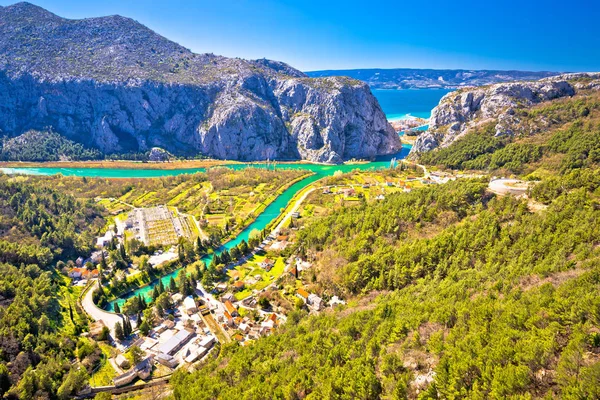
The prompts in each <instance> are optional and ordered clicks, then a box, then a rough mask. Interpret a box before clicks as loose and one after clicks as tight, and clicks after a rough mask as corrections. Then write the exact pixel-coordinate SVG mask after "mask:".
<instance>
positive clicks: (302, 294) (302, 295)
mask: <svg viewBox="0 0 600 400" xmlns="http://www.w3.org/2000/svg"><path fill="white" fill-rule="evenodd" d="M296 296H298V297H300V298H301V299H302V300H304V302H308V292H307V291H306V290H304V289H302V288H299V289H298V290H296Z"/></svg>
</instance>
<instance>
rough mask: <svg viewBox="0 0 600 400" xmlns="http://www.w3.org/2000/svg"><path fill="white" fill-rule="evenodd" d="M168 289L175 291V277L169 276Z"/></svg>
mask: <svg viewBox="0 0 600 400" xmlns="http://www.w3.org/2000/svg"><path fill="white" fill-rule="evenodd" d="M169 290H170V291H171V293H175V292H177V284H176V283H175V279H173V277H171V279H170V280H169Z"/></svg>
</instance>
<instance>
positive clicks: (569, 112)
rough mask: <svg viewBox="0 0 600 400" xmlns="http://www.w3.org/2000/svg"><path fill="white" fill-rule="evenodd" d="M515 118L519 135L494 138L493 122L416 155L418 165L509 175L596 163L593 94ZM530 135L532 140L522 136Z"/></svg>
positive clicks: (599, 104)
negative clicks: (439, 147) (498, 171)
mask: <svg viewBox="0 0 600 400" xmlns="http://www.w3.org/2000/svg"><path fill="white" fill-rule="evenodd" d="M520 118H521V119H522V121H521V125H520V126H519V128H520V130H519V129H517V132H518V134H517V135H516V136H515V137H512V136H504V137H495V136H494V126H495V123H488V124H486V125H484V126H482V127H479V128H477V129H475V130H474V131H473V132H471V133H468V134H467V135H465V136H464V137H462V138H460V139H458V140H457V141H456V142H454V143H453V144H452V145H451V146H449V147H446V148H442V149H438V150H435V151H432V152H429V153H424V154H421V155H420V156H419V157H420V161H421V162H422V163H424V164H430V165H437V166H441V167H443V168H449V169H467V170H471V169H474V170H488V171H496V170H501V171H502V170H506V171H508V172H512V173H526V172H531V171H533V170H534V169H535V168H536V167H539V166H541V167H544V168H549V169H552V170H555V169H556V170H559V171H562V172H565V171H567V170H571V169H574V168H586V167H594V166H597V165H599V164H600V95H598V94H597V93H592V94H585V95H579V96H575V97H573V98H569V99H563V100H560V101H555V102H551V103H545V104H542V105H540V106H536V107H534V108H533V109H531V110H522V111H521V115H520ZM544 121H549V122H545V123H546V124H548V123H549V124H550V126H549V127H547V126H545V125H543V124H544ZM536 125H542V126H541V127H538V126H536ZM531 126H533V128H532V127H531ZM530 131H533V135H531V134H528V133H526V132H530Z"/></svg>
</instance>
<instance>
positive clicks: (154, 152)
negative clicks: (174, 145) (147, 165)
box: [148, 147, 170, 162]
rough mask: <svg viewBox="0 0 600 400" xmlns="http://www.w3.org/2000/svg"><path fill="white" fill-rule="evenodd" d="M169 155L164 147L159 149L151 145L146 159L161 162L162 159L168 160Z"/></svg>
mask: <svg viewBox="0 0 600 400" xmlns="http://www.w3.org/2000/svg"><path fill="white" fill-rule="evenodd" d="M169 158H170V155H169V153H168V152H167V151H165V150H164V149H161V148H160V147H153V148H151V149H150V153H149V154H148V160H149V161H155V162H163V161H169Z"/></svg>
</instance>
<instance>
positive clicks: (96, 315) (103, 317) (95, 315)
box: [81, 280, 123, 338]
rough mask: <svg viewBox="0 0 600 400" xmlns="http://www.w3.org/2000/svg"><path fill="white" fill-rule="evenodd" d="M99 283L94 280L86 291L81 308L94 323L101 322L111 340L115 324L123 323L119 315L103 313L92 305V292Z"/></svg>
mask: <svg viewBox="0 0 600 400" xmlns="http://www.w3.org/2000/svg"><path fill="white" fill-rule="evenodd" d="M98 285H99V283H98V281H97V280H94V283H92V286H91V287H90V288H89V289H88V290H87V292H86V293H85V296H84V297H83V299H81V306H82V307H83V309H84V310H85V312H86V313H87V314H88V315H89V316H90V317H91V318H92V319H93V320H94V321H102V322H103V323H104V325H106V326H107V327H108V329H110V332H111V335H112V336H113V338H114V337H115V336H114V335H115V325H116V324H117V322H121V323H122V322H123V317H121V315H119V314H114V313H111V312H108V311H104V310H103V309H101V308H100V307H98V306H97V305H96V304H94V300H93V298H92V297H93V295H94V290H95V289H96V288H97V287H98Z"/></svg>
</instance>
